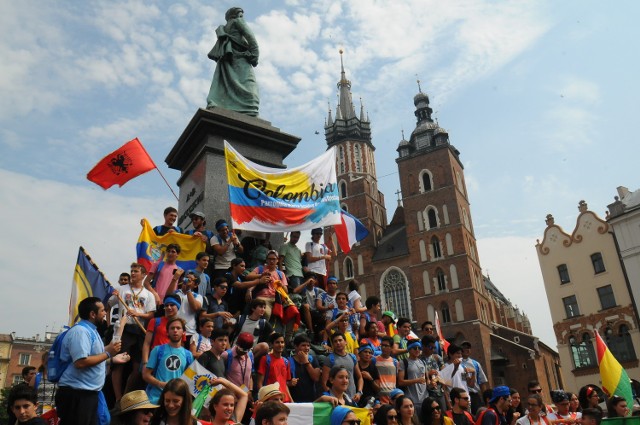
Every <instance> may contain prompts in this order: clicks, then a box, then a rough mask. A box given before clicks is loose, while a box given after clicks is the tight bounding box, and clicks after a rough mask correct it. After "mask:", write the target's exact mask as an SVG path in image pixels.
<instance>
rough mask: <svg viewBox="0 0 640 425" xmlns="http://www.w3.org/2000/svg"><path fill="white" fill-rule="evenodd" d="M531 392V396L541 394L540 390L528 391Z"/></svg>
mask: <svg viewBox="0 0 640 425" xmlns="http://www.w3.org/2000/svg"><path fill="white" fill-rule="evenodd" d="M529 391H531V394H541V393H542V389H541V388H538V389H537V390H529Z"/></svg>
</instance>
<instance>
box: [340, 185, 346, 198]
mask: <svg viewBox="0 0 640 425" xmlns="http://www.w3.org/2000/svg"><path fill="white" fill-rule="evenodd" d="M340 197H341V198H342V199H344V198H346V197H347V183H346V182H344V181H342V182H340Z"/></svg>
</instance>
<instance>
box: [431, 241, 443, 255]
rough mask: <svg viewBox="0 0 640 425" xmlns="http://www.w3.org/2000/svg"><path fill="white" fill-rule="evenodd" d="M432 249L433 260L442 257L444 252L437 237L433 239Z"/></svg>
mask: <svg viewBox="0 0 640 425" xmlns="http://www.w3.org/2000/svg"><path fill="white" fill-rule="evenodd" d="M431 248H432V249H433V258H440V257H442V250H441V249H440V239H438V237H437V236H434V237H432V238H431Z"/></svg>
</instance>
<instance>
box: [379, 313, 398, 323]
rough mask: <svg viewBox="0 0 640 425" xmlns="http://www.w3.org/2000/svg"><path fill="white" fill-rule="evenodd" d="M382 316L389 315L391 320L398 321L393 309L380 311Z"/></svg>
mask: <svg viewBox="0 0 640 425" xmlns="http://www.w3.org/2000/svg"><path fill="white" fill-rule="evenodd" d="M382 315H383V316H389V317H390V318H391V320H393V321H394V322H397V321H398V318H397V317H396V314H395V313H394V312H393V311H388V310H387V311H385V312H384V313H382Z"/></svg>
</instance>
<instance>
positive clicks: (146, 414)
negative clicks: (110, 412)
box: [112, 390, 158, 425]
mask: <svg viewBox="0 0 640 425" xmlns="http://www.w3.org/2000/svg"><path fill="white" fill-rule="evenodd" d="M157 408H158V405H157V404H152V403H151V402H150V401H149V397H147V393H145V392H144V391H142V390H136V391H131V392H128V393H126V394H125V395H123V396H122V398H121V399H120V410H119V411H118V413H117V416H118V419H119V422H117V423H119V424H121V425H148V424H149V422H150V420H151V418H152V417H153V412H154V411H155V410H156V409H157ZM114 422H115V421H113V422H112V423H114Z"/></svg>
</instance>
